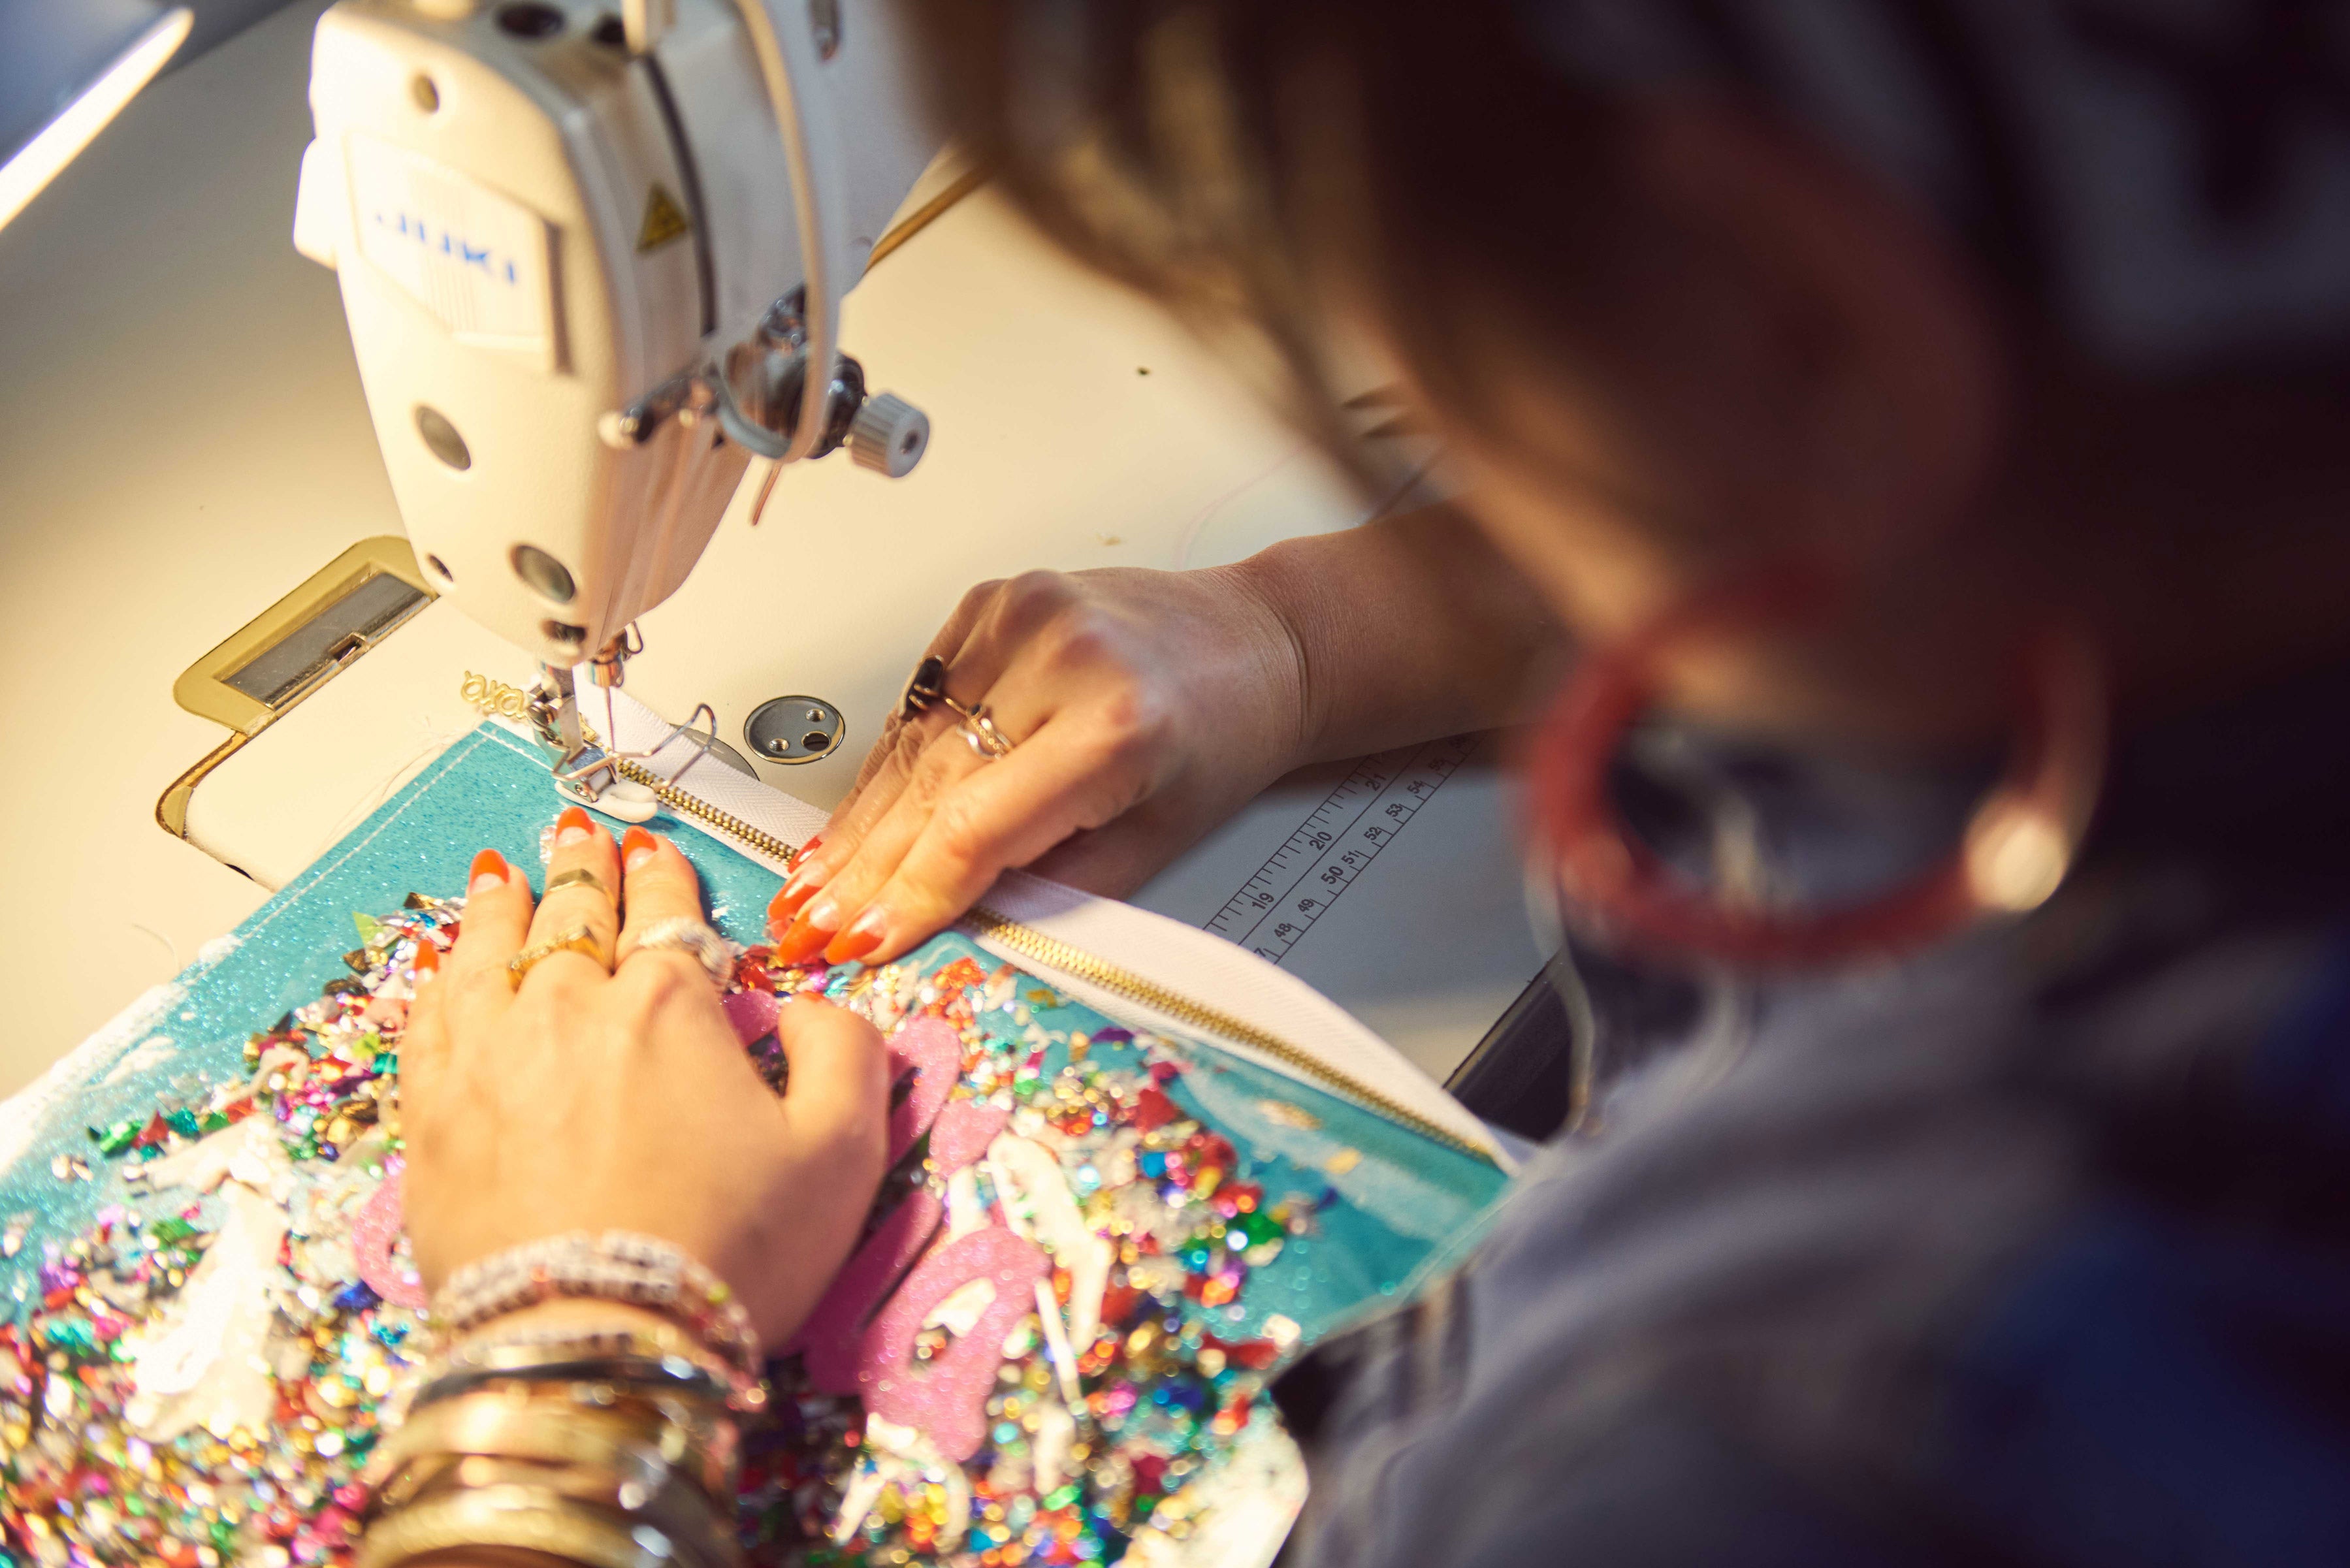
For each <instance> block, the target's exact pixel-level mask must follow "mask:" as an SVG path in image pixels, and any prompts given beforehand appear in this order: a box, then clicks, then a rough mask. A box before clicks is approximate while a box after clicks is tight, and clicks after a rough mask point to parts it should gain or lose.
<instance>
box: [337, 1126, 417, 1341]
mask: <svg viewBox="0 0 2350 1568" xmlns="http://www.w3.org/2000/svg"><path fill="white" fill-rule="evenodd" d="M403 1163H404V1162H403V1161H402V1160H401V1159H400V1157H399V1156H398V1155H396V1154H395V1155H392V1156H390V1157H389V1158H386V1159H385V1160H384V1162H383V1180H382V1181H381V1182H380V1183H379V1184H378V1185H377V1187H376V1189H375V1190H374V1191H373V1192H371V1193H369V1195H368V1200H367V1201H366V1202H365V1203H363V1204H361V1205H360V1206H359V1213H358V1214H357V1215H356V1216H355V1217H354V1218H353V1219H352V1220H351V1251H354V1252H356V1253H358V1254H359V1278H360V1279H362V1280H364V1281H366V1282H367V1287H368V1289H369V1290H371V1291H373V1292H374V1293H376V1294H378V1295H380V1296H381V1297H382V1298H383V1299H384V1300H386V1301H388V1302H390V1303H391V1304H392V1305H394V1306H404V1307H422V1306H424V1305H426V1304H427V1303H429V1302H431V1300H432V1297H430V1296H429V1295H427V1294H426V1293H425V1291H424V1282H423V1281H421V1280H420V1279H418V1278H417V1277H416V1274H415V1272H414V1271H413V1270H408V1269H402V1268H400V1266H399V1265H398V1264H396V1263H394V1262H392V1261H391V1248H392V1243H393V1242H394V1241H398V1240H399V1239H400V1222H401V1220H402V1218H403V1215H402V1211H401V1209H400V1168H401V1167H402V1165H403Z"/></svg>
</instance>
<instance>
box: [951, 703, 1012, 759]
mask: <svg viewBox="0 0 2350 1568" xmlns="http://www.w3.org/2000/svg"><path fill="white" fill-rule="evenodd" d="M959 728H960V729H961V730H962V738H963V740H964V742H967V743H968V744H969V745H970V747H971V749H972V751H973V752H976V753H978V754H979V755H980V757H981V758H982V760H983V761H986V762H991V763H992V762H993V761H995V760H996V759H997V758H998V757H1007V756H1010V755H1011V754H1012V747H1013V743H1014V742H1013V740H1012V737H1011V736H1009V735H1007V734H1005V733H1004V732H1003V731H1002V730H1000V729H998V728H996V724H995V721H994V720H993V719H992V718H990V717H989V716H988V712H987V704H986V703H984V702H982V703H981V704H980V705H979V706H978V707H976V708H973V709H972V711H970V712H968V713H965V714H964V715H963V716H962V724H961V725H960V726H959Z"/></svg>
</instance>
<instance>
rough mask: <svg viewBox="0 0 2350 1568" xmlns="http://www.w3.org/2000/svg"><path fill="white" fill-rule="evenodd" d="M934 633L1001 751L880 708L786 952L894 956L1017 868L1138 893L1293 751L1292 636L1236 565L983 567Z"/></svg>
mask: <svg viewBox="0 0 2350 1568" xmlns="http://www.w3.org/2000/svg"><path fill="white" fill-rule="evenodd" d="M929 651H930V653H931V655H933V656H935V657H937V658H938V659H941V660H943V661H944V663H945V666H946V675H945V678H944V683H943V684H944V688H945V691H946V692H947V694H948V695H949V696H951V697H952V698H954V699H955V700H956V701H959V702H961V703H962V704H963V705H964V706H966V707H972V708H976V707H978V706H980V705H981V704H983V703H984V704H985V705H986V707H987V709H988V711H989V716H990V717H991V718H992V719H993V722H995V724H996V725H997V726H998V727H999V729H1000V730H1001V731H1002V732H1003V734H1004V735H1005V737H1007V738H1008V739H1010V740H1011V741H1013V742H1014V747H1013V750H1012V751H1011V752H1010V753H1008V754H1006V755H1004V756H1003V758H1002V759H1001V760H999V761H995V762H993V763H991V762H989V761H987V760H986V759H984V758H983V757H982V756H980V755H979V753H977V752H975V751H974V750H973V749H972V746H971V745H970V744H969V743H968V742H966V740H965V738H964V734H963V732H962V730H961V727H960V726H961V720H960V719H959V718H958V716H957V715H956V714H955V713H954V712H952V711H950V710H949V709H948V708H947V707H945V706H944V705H943V704H933V705H932V706H931V708H930V709H929V710H928V711H925V712H922V713H920V714H919V715H917V716H915V717H913V718H911V719H907V718H903V717H901V716H898V715H892V716H891V717H890V719H889V722H888V723H887V724H886V725H885V727H884V729H883V731H882V733H881V736H880V738H879V741H877V742H875V744H874V747H873V750H872V753H871V754H870V755H868V757H867V759H866V762H865V767H864V771H863V772H862V773H861V774H859V775H858V782H857V786H856V788H855V789H854V790H852V791H851V792H850V794H849V795H848V797H847V799H846V800H844V801H843V802H842V803H841V805H840V806H839V808H838V809H837V810H836V811H835V812H834V813H833V815H832V819H831V821H830V822H829V823H827V825H826V827H825V830H824V832H823V834H822V836H821V838H820V840H819V841H818V844H817V846H816V849H815V851H814V852H813V853H811V854H808V855H806V856H805V857H803V858H802V860H801V862H800V864H799V866H798V867H796V868H795V871H794V874H793V877H792V879H791V880H790V881H789V882H788V883H786V884H785V888H784V889H783V891H782V892H781V893H780V894H778V895H777V896H776V898H775V904H774V906H773V907H772V908H771V909H770V911H769V918H770V919H771V921H772V922H773V925H774V928H775V934H776V936H777V939H778V940H777V950H778V956H779V957H782V958H784V959H785V960H787V961H806V960H810V959H813V958H814V957H815V956H816V954H817V953H818V952H822V953H824V954H825V956H826V957H827V958H828V959H829V960H830V961H834V962H842V961H847V960H851V959H862V960H866V961H870V962H875V963H880V962H885V961H889V960H890V959H893V958H895V957H897V956H898V955H899V953H902V952H904V951H905V950H908V949H909V948H911V947H913V946H914V945H915V944H916V943H918V942H920V941H921V940H923V939H924V938H926V937H928V936H930V935H931V933H932V932H934V931H937V930H939V929H941V928H942V927H944V926H945V925H946V924H947V923H948V922H950V921H951V920H953V919H955V918H956V917H957V916H959V915H961V914H962V912H963V911H964V910H965V909H969V908H970V907H971V905H972V903H973V902H974V901H976V900H977V899H978V898H979V897H980V896H981V895H982V894H983V893H984V892H985V891H986V890H987V888H988V887H989V885H990V884H992V883H993V881H994V880H995V878H996V877H997V876H998V875H999V874H1000V873H1002V872H1003V870H1004V869H1006V868H1007V867H1033V868H1034V869H1035V870H1036V871H1038V872H1039V873H1041V874H1042V875H1045V876H1048V877H1054V878H1055V879H1057V880H1059V881H1062V882H1066V883H1068V884H1070V885H1071V886H1074V887H1078V888H1086V889H1087V890H1089V891H1093V892H1097V893H1107V894H1112V895H1118V894H1124V893H1127V892H1130V891H1132V890H1133V889H1134V888H1138V887H1139V886H1140V885H1141V884H1142V883H1143V882H1144V881H1146V880H1148V879H1149V877H1150V875H1151V874H1152V873H1153V872H1155V871H1157V870H1158V869H1159V867H1163V866H1165V865H1166V864H1167V863H1168V862H1169V861H1170V860H1172V859H1173V858H1174V857H1176V856H1177V855H1179V854H1180V853H1181V852H1182V851H1183V850H1184V849H1185V848H1187V847H1189V846H1191V844H1192V843H1193V842H1195V841H1196V840H1197V839H1199V838H1200V837H1201V836H1202V835H1203V834H1205V833H1206V832H1208V830H1209V829H1211V828H1212V827H1214V826H1216V825H1217V824H1218V823H1219V822H1221V821H1222V820H1223V819H1224V818H1225V817H1227V816H1229V815H1231V814H1232V812H1234V811H1235V810H1237V809H1238V808H1239V807H1240V806H1241V805H1243V804H1244V803H1245V802H1246V801H1248V800H1249V799H1250V797H1252V796H1253V795H1254V794H1256V793H1257V792H1258V791H1260V790H1262V789H1263V787H1264V786H1265V785H1266V784H1270V783H1271V782H1272V781H1273V780H1274V779H1276V778H1278V777H1280V776H1281V774H1284V773H1285V772H1287V771H1288V770H1289V769H1290V768H1292V767H1294V766H1295V765H1297V763H1300V762H1302V761H1304V760H1305V757H1304V756H1303V755H1302V754H1301V752H1302V748H1303V747H1304V745H1305V735H1306V732H1307V727H1306V722H1305V670H1304V668H1303V663H1304V661H1303V655H1302V653H1301V651H1300V649H1299V646H1298V643H1297V639H1296V638H1295V636H1294V635H1293V633H1292V632H1291V630H1290V629H1289V628H1288V626H1287V624H1286V623H1285V621H1284V619H1283V618H1282V615H1281V613H1280V612H1279V610H1278V609H1277V608H1276V607H1274V605H1273V604H1272V603H1271V602H1270V601H1269V600H1268V599H1267V597H1265V596H1264V594H1263V593H1262V592H1261V591H1260V590H1259V589H1258V588H1257V587H1255V586H1254V583H1253V579H1252V577H1251V576H1250V574H1249V571H1248V568H1247V567H1246V566H1238V567H1218V568H1212V569H1209V570H1204V571H1194V572H1157V571H1141V570H1133V569H1111V570H1102V571H1091V572H1080V573H1076V574H1075V575H1067V574H1063V573H1059V572H1031V573H1028V574H1025V575H1024V576H1017V577H1014V578H1011V579H1009V580H1007V581H1003V582H993V583H983V584H982V585H980V586H979V587H975V588H973V589H972V590H971V592H970V593H968V594H966V595H965V596H964V597H963V600H962V605H961V606H960V607H958V608H957V609H956V611H955V613H954V615H953V617H952V618H950V619H949V620H948V622H947V624H946V626H945V627H944V628H942V629H941V631H940V632H939V634H938V636H937V637H936V638H934V639H932V640H931V646H930V649H929Z"/></svg>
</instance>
